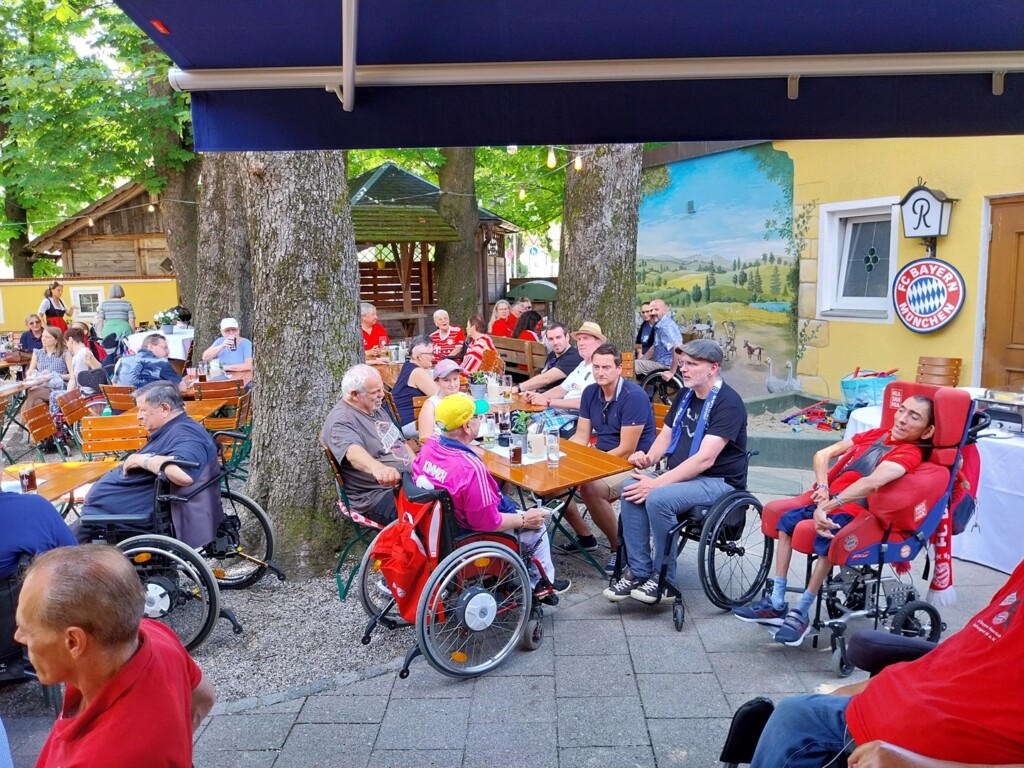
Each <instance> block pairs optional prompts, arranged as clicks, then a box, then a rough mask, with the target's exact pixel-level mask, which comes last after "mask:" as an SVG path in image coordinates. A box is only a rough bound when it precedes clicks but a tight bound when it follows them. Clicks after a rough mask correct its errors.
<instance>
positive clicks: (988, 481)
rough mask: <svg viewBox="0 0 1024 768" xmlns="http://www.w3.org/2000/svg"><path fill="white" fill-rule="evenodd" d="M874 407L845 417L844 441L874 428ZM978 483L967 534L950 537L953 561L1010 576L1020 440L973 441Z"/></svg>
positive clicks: (1021, 554) (1018, 527)
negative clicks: (978, 462) (974, 511)
mask: <svg viewBox="0 0 1024 768" xmlns="http://www.w3.org/2000/svg"><path fill="white" fill-rule="evenodd" d="M881 420H882V407H881V406H880V405H876V406H869V407H867V408H858V409H857V410H855V411H854V412H853V413H851V414H850V423H849V424H848V425H847V427H846V435H845V436H846V437H850V436H851V435H855V434H857V433H858V432H863V431H864V430H866V429H873V428H874V427H877V426H878V425H879V423H880V422H881ZM978 453H979V454H980V455H981V480H980V482H979V483H978V512H977V514H976V515H975V516H974V519H973V520H971V523H970V525H969V526H968V527H967V530H966V531H964V532H963V533H961V534H960V535H959V536H954V537H953V556H954V557H958V558H960V559H961V560H969V561H971V562H972V563H980V564H981V565H985V566H988V567H989V568H995V569H997V570H1000V571H1003V572H1004V573H1010V572H1012V571H1013V569H1014V568H1016V567H1017V564H1018V563H1020V561H1021V559H1022V558H1024V478H1022V477H1021V475H1020V474H1019V473H1020V471H1021V467H1024V436H1017V435H1014V436H1013V437H1009V438H1004V439H999V438H993V437H982V438H979V439H978Z"/></svg>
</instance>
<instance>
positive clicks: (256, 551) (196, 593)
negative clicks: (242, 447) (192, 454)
mask: <svg viewBox="0 0 1024 768" xmlns="http://www.w3.org/2000/svg"><path fill="white" fill-rule="evenodd" d="M218 437H226V438H230V439H236V440H240V439H244V435H240V434H238V433H231V432H218V433H216V434H215V435H214V438H215V440H216V438H218ZM218 453H219V454H220V461H219V463H218V464H216V465H212V466H211V467H210V468H208V471H206V472H204V473H203V475H201V476H200V478H199V480H198V481H197V482H196V483H195V484H194V485H193V486H189V487H187V488H185V489H182V490H181V491H177V492H176V491H175V490H174V487H173V486H172V485H171V483H170V481H169V480H168V479H167V476H166V474H165V473H164V468H165V467H166V466H167V465H168V464H176V465H177V466H179V467H183V468H197V467H198V465H197V464H194V463H193V462H186V461H181V460H175V461H166V462H164V463H163V464H161V466H160V469H159V471H158V473H157V479H156V483H155V486H154V503H153V511H147V512H140V513H136V514H130V515H90V516H89V517H88V518H87V523H88V525H89V526H90V527H91V528H94V529H96V530H95V533H94V534H93V541H95V542H98V543H110V544H114V545H116V546H117V547H118V548H119V549H120V550H121V551H122V552H124V554H125V556H126V557H128V558H129V559H130V560H131V561H132V563H133V564H134V565H135V569H136V571H137V572H138V574H139V578H140V579H141V580H142V585H143V589H144V590H145V593H146V607H145V612H144V616H145V617H146V618H149V619H157V620H159V621H161V622H163V623H164V624H166V625H167V626H169V627H171V629H173V630H174V631H175V633H176V634H177V635H178V637H179V639H180V640H181V642H182V645H184V646H185V649H186V650H188V651H192V650H194V649H196V648H198V647H199V646H200V645H201V644H202V643H203V642H204V641H205V640H206V639H207V637H209V635H210V633H211V632H212V631H213V628H214V625H215V624H216V622H217V619H218V618H223V619H225V620H227V621H228V622H229V623H230V624H231V627H232V631H233V632H234V633H235V634H236V635H237V634H241V632H242V631H243V630H242V625H241V624H240V623H239V622H238V620H237V619H236V618H235V615H234V613H233V612H232V611H231V610H230V609H229V608H226V607H224V606H222V605H221V595H220V592H221V590H233V589H244V588H246V587H249V586H252V585H253V584H255V583H256V582H258V581H259V580H260V579H262V578H263V577H264V576H265V575H266V574H267V573H268V572H270V573H273V574H274V575H275V576H277V578H278V579H279V580H281V581H284V579H285V578H286V577H285V574H284V572H283V571H281V569H280V568H278V567H277V566H276V565H275V564H274V562H273V557H274V545H275V541H274V528H273V525H272V524H271V522H270V518H269V517H268V516H267V513H266V512H264V511H263V509H262V508H261V507H260V506H259V505H258V504H257V503H256V502H255V501H253V500H252V499H250V498H249V497H247V496H245V495H244V494H242V493H239V492H237V491H235V490H233V489H232V488H231V487H230V483H229V478H230V474H231V473H230V472H229V471H228V470H227V469H226V461H225V458H224V452H223V450H222V446H221V443H220V442H219V441H218ZM222 483H223V486H222ZM190 502H191V503H192V504H193V512H194V511H195V510H196V509H197V508H199V512H200V513H201V514H202V516H203V517H204V519H205V521H206V525H200V526H198V528H197V527H196V526H195V525H194V524H193V523H188V522H186V521H185V519H184V506H185V505H187V504H189V503H190ZM140 527H146V528H152V530H153V532H152V533H135V531H137V530H138V529H139V528H140ZM179 528H181V529H182V530H180V531H179V530H178V529H179ZM133 529H134V530H133ZM179 533H180V534H181V535H180V536H179ZM204 541H205V542H206V543H204V544H201V545H199V544H198V543H199V542H204ZM186 542H188V543H186ZM192 545H196V546H192Z"/></svg>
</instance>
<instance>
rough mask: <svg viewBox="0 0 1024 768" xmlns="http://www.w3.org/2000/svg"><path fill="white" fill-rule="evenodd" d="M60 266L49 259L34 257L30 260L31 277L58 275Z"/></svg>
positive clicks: (60, 272) (59, 274)
mask: <svg viewBox="0 0 1024 768" xmlns="http://www.w3.org/2000/svg"><path fill="white" fill-rule="evenodd" d="M61 274H62V271H61V268H60V267H58V266H57V262H55V261H52V260H51V259H35V260H34V261H33V262H32V277H60V276H61Z"/></svg>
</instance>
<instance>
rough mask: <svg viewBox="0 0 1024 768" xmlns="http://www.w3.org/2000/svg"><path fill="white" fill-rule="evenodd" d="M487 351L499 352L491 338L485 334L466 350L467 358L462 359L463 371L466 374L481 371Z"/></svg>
mask: <svg viewBox="0 0 1024 768" xmlns="http://www.w3.org/2000/svg"><path fill="white" fill-rule="evenodd" d="M487 350H490V351H491V352H497V350H496V349H495V348H494V342H493V341H491V337H490V336H488V335H487V334H486V333H485V334H484V335H483V336H480V337H479V338H477V340H476V341H474V342H473V343H472V344H470V345H469V349H467V350H466V356H465V357H464V358H462V370H464V371H465V372H466V373H472V372H473V371H475V370H477V369H479V368H480V365H481V363H483V361H484V352H486V351H487Z"/></svg>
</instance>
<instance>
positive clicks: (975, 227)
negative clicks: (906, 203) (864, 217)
mask: <svg viewBox="0 0 1024 768" xmlns="http://www.w3.org/2000/svg"><path fill="white" fill-rule="evenodd" d="M774 146H775V148H776V149H778V150H781V151H783V152H786V153H788V154H789V156H790V157H791V158H792V159H793V165H794V171H793V173H794V179H793V181H794V201H793V205H794V210H795V211H799V210H800V209H801V208H802V206H803V205H805V204H806V203H815V204H816V205H821V204H823V203H838V202H847V201H854V200H867V199H873V198H882V197H888V196H895V197H898V198H902V197H903V195H904V194H906V192H907V191H908V190H910V189H911V188H912V187H914V186H915V185H916V184H917V183H918V181H917V180H918V177H921V178H923V179H924V182H925V184H926V185H927V186H928V187H930V188H931V189H940V190H942V191H943V192H945V193H946V194H947V195H949V196H950V197H953V198H958V199H959V202H957V203H955V204H954V206H953V210H952V214H951V216H950V226H949V235H948V236H946V237H940V238H939V239H938V246H937V249H936V256H937V257H938V258H939V259H942V260H943V261H947V262H949V263H951V264H952V265H953V266H954V267H956V268H957V269H958V270H959V271H960V274H961V275H962V276H963V278H964V282H965V283H966V288H967V290H966V301H965V303H964V307H963V309H962V310H961V311H960V314H959V315H957V317H956V318H955V319H954V320H953V321H952V322H951V323H950V324H949V325H947V326H946V327H945V328H943V329H941V330H939V331H935V332H934V333H925V334H919V333H913V332H912V331H910V330H908V329H907V328H906V327H905V326H904V325H903V324H902V323H901V322H900V320H899V319H898V318H897V317H895V316H894V317H893V320H892V322H891V323H859V322H850V321H848V320H836V319H828V320H814V318H815V317H816V316H817V306H816V305H817V279H818V278H817V275H818V261H817V259H818V227H819V214H818V211H817V209H816V210H815V212H814V215H813V217H812V222H811V228H810V231H809V233H808V241H807V246H806V248H805V250H804V252H803V253H802V254H801V257H802V258H801V270H800V272H801V274H800V281H801V285H800V315H801V318H804V319H807V320H811V321H812V324H813V325H816V326H818V328H819V330H818V336H817V338H815V339H814V340H812V341H811V342H810V346H809V349H808V350H807V355H806V356H805V358H804V359H803V360H801V363H800V366H799V370H798V373H799V374H800V375H801V384H802V386H803V388H804V389H805V390H806V391H810V392H819V393H821V394H831V395H832V396H833V397H838V395H839V380H840V379H841V378H842V377H843V376H844V375H846V374H847V373H850V372H851V371H852V370H853V369H854V368H855V367H856V366H858V365H859V366H861V367H864V368H871V369H874V370H888V369H891V368H899V369H900V373H899V374H898V375H899V376H905V377H907V378H910V379H913V377H914V374H915V372H916V370H917V358H918V357H919V356H921V355H928V356H940V357H960V358H963V369H962V370H963V374H962V375H961V380H960V383H961V385H968V384H972V383H976V382H975V381H972V375H973V373H972V372H973V369H974V365H975V362H976V359H977V360H978V361H980V356H981V353H982V350H981V346H980V342H979V341H978V339H979V338H980V337H979V335H978V323H979V322H980V321H979V320H978V318H977V313H978V309H979V303H981V302H983V301H984V293H985V285H984V284H983V283H981V279H980V273H979V270H980V269H981V267H982V265H983V264H984V262H985V261H986V260H987V258H988V241H987V238H986V240H985V242H984V243H983V242H982V232H983V231H985V232H986V233H987V231H988V225H989V219H988V211H987V207H986V198H987V197H996V196H1001V195H1009V194H1022V193H1024V136H1005V137H1003V136H996V137H980V138H979V137H974V138H970V137H969V138H952V139H949V138H943V139H862V140H835V141H782V142H775V143H774ZM924 256H925V249H924V248H923V247H922V245H921V241H920V240H917V239H907V238H905V237H903V227H902V223H900V224H899V245H898V256H897V269H899V268H902V267H903V266H904V265H905V264H907V263H908V262H911V261H913V260H915V259H919V258H922V257H924ZM976 345H977V346H976Z"/></svg>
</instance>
